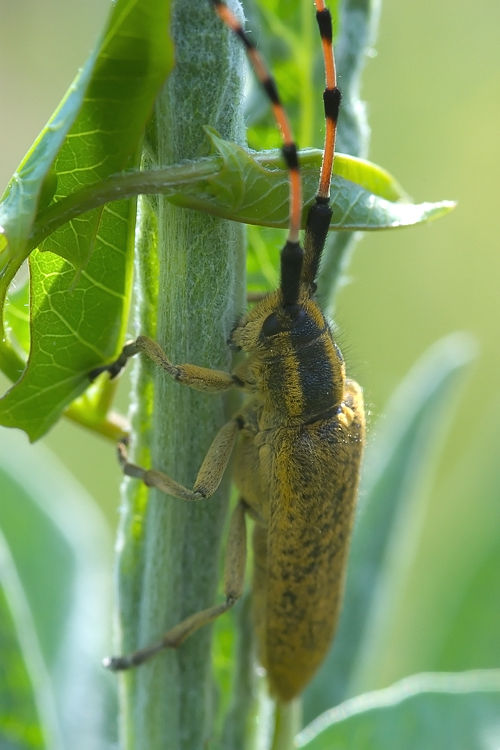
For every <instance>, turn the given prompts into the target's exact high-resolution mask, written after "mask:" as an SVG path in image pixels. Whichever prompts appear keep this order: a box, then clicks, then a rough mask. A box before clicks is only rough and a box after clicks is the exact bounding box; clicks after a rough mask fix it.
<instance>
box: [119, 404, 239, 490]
mask: <svg viewBox="0 0 500 750" xmlns="http://www.w3.org/2000/svg"><path fill="white" fill-rule="evenodd" d="M241 426H242V420H241V419H239V418H237V417H236V418H234V419H231V421H230V422H227V423H226V424H225V425H224V426H223V427H221V429H220V430H219V432H218V433H217V435H216V436H215V438H214V439H213V441H212V444H211V446H210V448H209V449H208V452H207V455H206V456H205V458H204V461H203V463H202V465H201V468H200V470H199V472H198V476H197V477H196V481H195V483H194V487H193V489H192V490H190V489H188V488H187V487H184V486H183V485H182V484H179V483H178V482H176V481H175V479H172V478H171V477H169V476H168V474H165V473H164V472H162V471H156V469H143V468H142V467H141V466H137V465H136V464H132V463H130V462H129V460H128V454H127V443H128V440H127V438H123V439H122V440H121V441H120V442H119V443H118V460H119V462H120V464H121V467H122V469H123V472H124V474H126V476H128V477H133V478H134V479H140V480H142V481H143V482H144V484H145V485H147V486H148V487H156V488H157V489H159V490H161V491H162V492H165V493H166V494H167V495H172V496H173V497H179V498H181V500H205V499H206V498H208V497H211V496H212V495H213V494H214V492H215V491H216V490H217V488H218V486H219V484H220V483H221V479H222V476H223V474H224V471H225V469H226V466H227V464H228V461H229V458H230V456H231V453H232V450H233V448H234V444H235V442H236V437H237V435H238V432H239V430H240V429H241Z"/></svg>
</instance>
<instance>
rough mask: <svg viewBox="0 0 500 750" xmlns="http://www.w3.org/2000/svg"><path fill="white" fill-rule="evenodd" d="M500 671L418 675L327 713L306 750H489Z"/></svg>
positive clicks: (499, 699)
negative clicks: (450, 749)
mask: <svg viewBox="0 0 500 750" xmlns="http://www.w3.org/2000/svg"><path fill="white" fill-rule="evenodd" d="M499 716H500V671H497V670H491V671H487V670H485V671H479V670H478V671H475V672H464V673H462V674H460V673H457V674H446V673H445V674H422V675H414V676H413V677H408V678H406V679H405V680H402V681H401V682H398V683H396V684H395V685H393V686H392V687H389V688H386V689H385V690H377V691H375V692H373V693H367V694H365V695H360V696H359V697H358V698H353V699H351V700H349V701H346V703H343V704H341V705H340V706H338V707H337V708H334V709H331V710H330V711H327V712H326V713H325V714H323V715H322V716H320V717H319V718H318V719H317V720H316V721H315V722H314V723H313V724H312V725H311V726H309V727H307V728H306V729H305V730H304V731H303V732H302V733H301V734H300V735H299V737H298V743H297V744H298V747H299V748H305V750H346V749H347V748H353V750H354V748H356V750H402V748H404V750H443V749H444V748H453V750H488V748H496V747H498V746H499V743H500V722H499Z"/></svg>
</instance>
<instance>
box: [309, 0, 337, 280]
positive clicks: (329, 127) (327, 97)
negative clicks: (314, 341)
mask: <svg viewBox="0 0 500 750" xmlns="http://www.w3.org/2000/svg"><path fill="white" fill-rule="evenodd" d="M315 2H316V20H317V22H318V28H319V33H320V36H321V43H322V46H323V57H324V60H325V78H326V88H325V90H324V92H323V103H324V108H325V121H326V132H325V147H324V151H323V161H322V164H321V172H320V177H319V185H318V192H317V193H316V203H315V204H314V205H313V206H312V207H311V208H310V210H309V213H308V215H307V223H306V232H305V237H304V247H305V257H304V267H303V269H302V282H303V283H304V284H306V285H307V286H309V287H310V289H311V291H312V292H314V291H315V290H316V284H315V279H316V276H317V273H318V268H319V263H320V259H321V254H322V252H323V247H324V245H325V241H326V238H327V236H328V230H329V228H330V220H331V218H332V209H331V207H330V183H331V179H332V170H333V160H334V158H335V137H336V134H337V120H338V116H339V109H340V100H341V94H340V90H339V88H338V87H337V75H336V70H335V56H334V54H333V29H332V17H331V14H330V11H329V10H328V8H326V7H325V3H324V2H323V0H315Z"/></svg>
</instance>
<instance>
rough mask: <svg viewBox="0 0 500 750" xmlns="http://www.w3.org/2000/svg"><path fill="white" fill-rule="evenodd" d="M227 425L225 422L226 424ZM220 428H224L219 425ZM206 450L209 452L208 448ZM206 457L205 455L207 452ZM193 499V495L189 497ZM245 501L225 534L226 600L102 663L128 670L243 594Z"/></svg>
mask: <svg viewBox="0 0 500 750" xmlns="http://www.w3.org/2000/svg"><path fill="white" fill-rule="evenodd" d="M226 426H227V425H226ZM223 429H224V428H223ZM209 453H210V451H209ZM207 457H208V454H207ZM193 499H194V498H193ZM245 513H246V504H245V502H244V501H243V500H240V501H239V502H238V504H237V506H236V507H235V509H234V511H233V514H232V516H231V525H230V527H229V536H228V540H227V548H226V561H225V566H224V593H225V595H226V601H225V602H223V603H222V604H216V605H214V606H213V607H209V608H208V609H204V610H202V611H201V612H195V614H193V615H191V616H190V617H186V619H185V620H183V621H182V622H180V623H179V624H178V625H176V626H175V627H173V628H171V629H170V630H169V631H167V632H166V633H165V634H164V635H163V636H162V638H161V639H160V640H159V641H156V643H152V644H151V645H150V646H146V647H145V648H141V649H139V650H138V651H134V652H133V653H132V654H129V655H128V656H111V657H109V658H107V659H105V660H104V666H105V667H107V668H108V669H111V670H113V671H118V670H124V669H131V668H132V667H137V666H139V665H140V664H143V663H144V662H145V661H147V660H148V659H150V658H151V657H152V656H154V655H155V654H157V653H158V652H159V651H162V650H163V649H164V648H178V647H179V646H180V645H181V643H183V642H184V641H185V640H186V638H188V637H189V636H190V635H191V634H192V633H194V632H195V631H196V630H198V629H199V628H201V627H203V625H207V624H208V623H209V622H212V620H215V619H216V618H217V617H220V615H222V614H224V612H227V611H228V609H231V607H233V606H234V604H236V602H237V601H238V599H240V598H241V596H242V594H243V586H244V582H245V563H246V523H245Z"/></svg>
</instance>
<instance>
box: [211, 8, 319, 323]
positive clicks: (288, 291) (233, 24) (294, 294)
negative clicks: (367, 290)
mask: <svg viewBox="0 0 500 750" xmlns="http://www.w3.org/2000/svg"><path fill="white" fill-rule="evenodd" d="M211 2H212V4H213V5H214V8H215V11H216V13H217V15H218V16H219V18H220V19H221V20H222V21H223V22H224V23H225V24H226V26H228V27H229V28H230V29H231V30H232V31H233V32H234V33H235V34H236V35H237V36H238V37H239V38H240V39H241V41H242V42H243V45H244V46H245V49H246V51H247V55H248V57H249V59H250V61H251V63H252V65H253V68H254V70H255V73H256V75H257V78H258V79H259V81H260V83H261V85H262V88H263V89H264V91H265V92H266V94H267V96H268V97H269V100H270V102H271V107H272V110H273V114H274V116H275V118H276V122H277V123H278V125H279V128H280V130H281V133H282V135H283V148H282V153H283V157H284V159H285V162H286V165H287V167H288V170H289V173H290V223H289V228H288V236H287V239H286V242H285V245H284V247H283V249H282V251H281V282H280V288H281V292H282V295H283V305H284V307H285V308H288V311H289V314H290V316H291V317H294V316H295V312H296V311H295V306H296V304H297V302H298V299H299V292H300V278H301V272H302V264H303V258H304V251H303V250H302V247H301V246H300V243H299V229H300V224H301V217H302V180H301V177H300V172H299V160H298V156H297V145H296V143H295V140H294V138H293V134H292V128H291V126H290V121H289V119H288V115H287V114H286V111H285V108H284V107H283V104H282V103H281V100H280V98H279V94H278V89H277V86H276V82H275V80H274V78H273V76H272V75H271V73H270V72H269V70H268V69H267V66H266V64H265V62H264V59H263V57H262V55H261V54H260V53H259V51H258V50H257V49H256V47H255V45H254V43H253V42H252V41H251V39H250V38H249V37H248V35H247V34H246V32H245V30H244V29H243V27H242V25H241V24H240V22H239V21H238V19H237V18H236V17H235V16H234V14H233V13H232V12H231V11H230V10H229V8H228V7H227V5H226V4H225V3H224V2H222V0H211ZM330 169H331V168H330Z"/></svg>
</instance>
